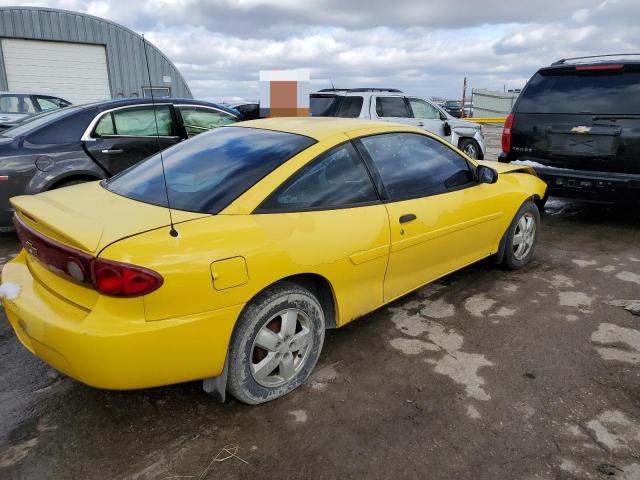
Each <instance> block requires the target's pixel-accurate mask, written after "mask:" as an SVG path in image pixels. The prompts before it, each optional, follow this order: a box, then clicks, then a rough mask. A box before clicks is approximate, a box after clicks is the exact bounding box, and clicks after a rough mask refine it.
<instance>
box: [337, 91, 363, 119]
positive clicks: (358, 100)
mask: <svg viewBox="0 0 640 480" xmlns="http://www.w3.org/2000/svg"><path fill="white" fill-rule="evenodd" d="M363 101H364V99H363V98H362V97H359V96H358V97H344V99H343V100H342V104H341V105H340V111H339V112H338V117H342V118H358V117H359V116H360V112H361V111H362V103H363Z"/></svg>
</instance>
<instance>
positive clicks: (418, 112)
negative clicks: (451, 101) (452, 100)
mask: <svg viewBox="0 0 640 480" xmlns="http://www.w3.org/2000/svg"><path fill="white" fill-rule="evenodd" d="M409 103H410V104H411V110H413V116H414V117H415V118H425V119H428V120H440V111H439V110H438V109H437V108H436V107H434V106H433V105H431V104H430V103H428V102H425V101H424V100H420V99H419V98H410V99H409Z"/></svg>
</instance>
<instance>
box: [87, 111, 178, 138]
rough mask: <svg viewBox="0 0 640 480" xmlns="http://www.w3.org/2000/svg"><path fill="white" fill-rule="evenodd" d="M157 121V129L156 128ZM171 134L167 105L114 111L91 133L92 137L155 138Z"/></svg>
mask: <svg viewBox="0 0 640 480" xmlns="http://www.w3.org/2000/svg"><path fill="white" fill-rule="evenodd" d="M156 121H157V127H156ZM172 134H173V120H172V119H171V108H170V107H169V106H168V105H157V106H155V108H154V107H152V106H149V107H146V106H145V107H133V108H125V109H122V110H115V111H113V112H111V113H107V114H106V115H105V116H103V117H102V118H101V119H100V120H99V121H98V124H97V125H96V128H95V129H94V131H93V136H94V137H100V136H101V135H117V136H121V137H155V136H156V135H161V136H170V135H172Z"/></svg>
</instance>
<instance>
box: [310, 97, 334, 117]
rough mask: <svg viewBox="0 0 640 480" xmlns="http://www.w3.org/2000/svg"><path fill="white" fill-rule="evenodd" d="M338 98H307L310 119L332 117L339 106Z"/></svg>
mask: <svg viewBox="0 0 640 480" xmlns="http://www.w3.org/2000/svg"><path fill="white" fill-rule="evenodd" d="M340 98H341V97H339V96H336V95H311V97H310V98H309V112H310V113H311V116H312V117H334V116H335V114H336V110H337V109H338V106H339V105H340Z"/></svg>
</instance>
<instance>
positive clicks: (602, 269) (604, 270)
mask: <svg viewBox="0 0 640 480" xmlns="http://www.w3.org/2000/svg"><path fill="white" fill-rule="evenodd" d="M615 269H616V266H615V265H605V266H604V267H600V268H596V270H598V271H599V272H602V273H611V272H613V271H614V270H615Z"/></svg>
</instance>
